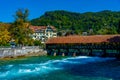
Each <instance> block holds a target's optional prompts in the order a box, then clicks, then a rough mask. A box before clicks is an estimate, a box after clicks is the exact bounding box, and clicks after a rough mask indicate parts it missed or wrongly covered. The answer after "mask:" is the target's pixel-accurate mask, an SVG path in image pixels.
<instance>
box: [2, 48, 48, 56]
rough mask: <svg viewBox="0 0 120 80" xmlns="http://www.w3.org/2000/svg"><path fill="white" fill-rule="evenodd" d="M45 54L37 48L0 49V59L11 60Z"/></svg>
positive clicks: (45, 53)
mask: <svg viewBox="0 0 120 80" xmlns="http://www.w3.org/2000/svg"><path fill="white" fill-rule="evenodd" d="M44 55H47V52H46V51H44V50H43V49H40V48H39V47H23V48H0V58H6V57H9V58H13V57H18V56H44Z"/></svg>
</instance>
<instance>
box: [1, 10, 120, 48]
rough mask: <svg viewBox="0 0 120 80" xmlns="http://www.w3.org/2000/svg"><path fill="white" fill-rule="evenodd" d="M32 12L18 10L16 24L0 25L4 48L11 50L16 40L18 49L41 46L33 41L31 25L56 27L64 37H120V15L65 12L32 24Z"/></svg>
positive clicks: (105, 12)
mask: <svg viewBox="0 0 120 80" xmlns="http://www.w3.org/2000/svg"><path fill="white" fill-rule="evenodd" d="M28 16H29V10H28V9H25V10H22V9H18V10H17V11H16V13H15V15H14V17H15V21H14V22H12V23H3V22H1V23H0V46H9V45H10V44H9V42H10V41H11V40H12V39H14V40H15V43H16V44H17V45H19V44H21V45H41V42H40V41H38V40H33V39H31V36H30V34H32V33H33V31H31V30H30V29H29V26H30V25H36V26H38V25H41V26H42V25H43V26H45V25H53V26H55V27H56V28H57V31H58V36H63V35H72V34H77V35H82V33H84V32H86V33H87V34H88V35H97V34H101V35H105V34H119V33H120V11H118V12H115V11H109V10H105V11H101V12H86V13H75V12H68V11H63V10H60V11H59V10H57V11H49V12H46V13H45V14H44V15H42V16H40V17H39V18H36V19H32V20H28Z"/></svg>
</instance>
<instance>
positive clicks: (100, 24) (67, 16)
mask: <svg viewBox="0 0 120 80" xmlns="http://www.w3.org/2000/svg"><path fill="white" fill-rule="evenodd" d="M119 22H120V12H114V11H108V10H105V11H101V12H94V13H93V12H87V13H74V12H68V11H62V10H61V11H50V12H46V13H45V14H44V15H42V16H41V17H39V18H36V19H33V20H31V24H32V25H49V24H50V25H53V26H55V27H56V28H57V29H58V31H59V30H60V31H61V30H63V31H64V30H65V31H66V30H67V31H68V32H69V31H74V33H76V34H81V33H82V32H88V33H89V32H91V31H90V30H91V29H92V34H117V33H119V29H120V28H119V24H120V23H119ZM103 29H105V30H104V32H103V33H102V31H103ZM109 30H110V31H109ZM90 34H91V33H90Z"/></svg>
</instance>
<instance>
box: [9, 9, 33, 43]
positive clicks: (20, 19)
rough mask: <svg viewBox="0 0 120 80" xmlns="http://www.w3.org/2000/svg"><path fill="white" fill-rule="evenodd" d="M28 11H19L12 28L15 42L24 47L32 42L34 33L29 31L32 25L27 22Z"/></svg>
mask: <svg viewBox="0 0 120 80" xmlns="http://www.w3.org/2000/svg"><path fill="white" fill-rule="evenodd" d="M27 17H28V10H27V9H26V10H21V9H19V10H18V11H16V14H15V22H14V23H12V25H11V27H10V32H11V35H12V38H13V39H15V42H16V43H18V44H22V45H27V44H28V41H33V40H30V39H31V38H30V34H31V33H32V31H31V30H30V29H29V25H30V23H29V22H28V21H27ZM30 43H31V42H30Z"/></svg>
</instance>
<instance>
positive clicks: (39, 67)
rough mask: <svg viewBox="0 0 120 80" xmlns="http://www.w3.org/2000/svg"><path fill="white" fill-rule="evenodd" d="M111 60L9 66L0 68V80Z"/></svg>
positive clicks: (77, 59) (81, 59)
mask: <svg viewBox="0 0 120 80" xmlns="http://www.w3.org/2000/svg"><path fill="white" fill-rule="evenodd" d="M111 59H114V58H99V57H87V56H78V57H70V58H65V59H61V60H48V61H46V62H44V63H41V62H40V63H28V64H15V65H14V64H9V65H5V66H2V67H1V69H0V79H10V78H11V79H12V78H14V77H20V76H24V75H30V74H32V75H33V74H34V75H37V74H39V75H40V76H41V75H43V74H47V73H50V72H52V71H55V70H62V69H64V65H68V66H69V65H74V64H87V63H89V62H102V61H106V60H111Z"/></svg>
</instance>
